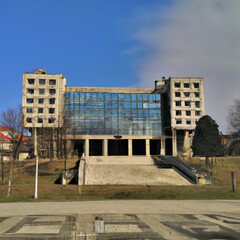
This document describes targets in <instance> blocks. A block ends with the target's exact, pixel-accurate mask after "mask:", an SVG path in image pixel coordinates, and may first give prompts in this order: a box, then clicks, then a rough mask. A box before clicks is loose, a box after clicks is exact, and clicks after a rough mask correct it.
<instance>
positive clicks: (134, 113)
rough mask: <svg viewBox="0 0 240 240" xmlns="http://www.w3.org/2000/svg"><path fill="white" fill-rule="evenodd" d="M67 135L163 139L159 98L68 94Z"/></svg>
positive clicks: (154, 96) (108, 94)
mask: <svg viewBox="0 0 240 240" xmlns="http://www.w3.org/2000/svg"><path fill="white" fill-rule="evenodd" d="M65 122H66V125H67V126H66V129H67V134H93V135H115V134H122V135H161V133H162V132H161V110H160V94H142V93H141V94H133V93H132V94H127V93H123V94H120V93H95V92H92V93H90V92H67V93H66V121H65Z"/></svg>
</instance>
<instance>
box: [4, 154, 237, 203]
mask: <svg viewBox="0 0 240 240" xmlns="http://www.w3.org/2000/svg"><path fill="white" fill-rule="evenodd" d="M195 163H196V164H198V162H197V161H196V160H195ZM62 165H63V164H62V162H59V163H58V162H57V161H54V162H49V163H44V164H40V165H39V173H40V174H39V199H38V200H34V199H33V192H34V174H35V172H34V167H29V166H28V167H26V168H25V167H24V166H21V167H19V166H18V168H16V169H15V174H14V179H13V186H12V191H11V196H10V197H9V198H6V197H5V194H6V182H7V181H6V180H5V182H4V185H3V184H2V185H0V202H26V201H28V202H34V201H87V200H107V199H168V200H169V199H175V200H178V199H179V200H180V199H188V200H190V199H200V200H203V199H240V191H237V192H235V193H233V192H232V191H231V177H230V173H231V171H233V170H237V169H240V160H239V159H238V158H233V159H232V160H228V159H226V158H222V159H217V160H216V162H215V165H214V167H213V168H211V169H209V170H210V171H211V173H212V180H213V184H212V185H206V186H199V185H198V186H146V185H145V186H119V185H118V186H116V185H115V186H111V185H105V186H102V185H101V186H83V187H81V191H82V195H79V187H78V186H77V185H67V186H62V185H57V184H54V182H55V180H56V179H57V178H58V177H59V174H60V172H61V169H62ZM237 178H238V179H237V182H238V183H240V174H237ZM237 189H238V188H237Z"/></svg>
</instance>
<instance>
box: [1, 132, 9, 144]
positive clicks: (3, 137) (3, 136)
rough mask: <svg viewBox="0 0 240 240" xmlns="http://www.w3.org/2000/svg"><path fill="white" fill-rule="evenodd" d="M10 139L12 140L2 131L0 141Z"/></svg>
mask: <svg viewBox="0 0 240 240" xmlns="http://www.w3.org/2000/svg"><path fill="white" fill-rule="evenodd" d="M3 140H4V141H9V142H11V138H10V137H8V136H5V135H4V134H2V133H0V141H3Z"/></svg>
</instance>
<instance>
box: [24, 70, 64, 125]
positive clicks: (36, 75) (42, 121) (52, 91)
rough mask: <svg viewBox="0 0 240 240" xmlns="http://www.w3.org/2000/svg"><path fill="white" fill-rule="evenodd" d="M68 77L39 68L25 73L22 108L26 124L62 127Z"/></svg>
mask: <svg viewBox="0 0 240 240" xmlns="http://www.w3.org/2000/svg"><path fill="white" fill-rule="evenodd" d="M65 86H66V79H65V77H64V76H63V75H62V74H47V73H46V72H45V71H44V70H42V69H38V70H36V71H34V72H33V73H24V74H23V97H22V109H23V115H24V126H25V127H27V128H32V127H39V128H40V127H52V128H53V127H54V128H57V127H62V125H63V117H64V103H65V101H64V94H65Z"/></svg>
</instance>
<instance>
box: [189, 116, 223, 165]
mask: <svg viewBox="0 0 240 240" xmlns="http://www.w3.org/2000/svg"><path fill="white" fill-rule="evenodd" d="M192 150H193V156H201V157H206V161H207V162H208V157H217V156H223V155H224V148H223V146H222V144H221V138H220V135H219V131H218V125H217V123H216V122H215V121H214V120H213V119H212V118H211V117H210V116H208V115H205V116H203V117H201V118H200V119H199V121H198V122H197V125H196V128H195V134H194V137H193V143H192Z"/></svg>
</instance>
